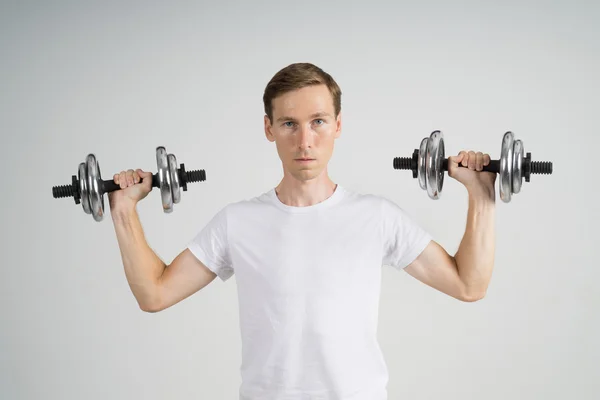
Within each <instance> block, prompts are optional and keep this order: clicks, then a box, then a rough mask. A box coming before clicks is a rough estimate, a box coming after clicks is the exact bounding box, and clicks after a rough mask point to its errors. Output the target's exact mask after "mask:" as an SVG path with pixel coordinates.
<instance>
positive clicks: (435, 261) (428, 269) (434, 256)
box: [404, 240, 468, 301]
mask: <svg viewBox="0 0 600 400" xmlns="http://www.w3.org/2000/svg"><path fill="white" fill-rule="evenodd" d="M404 270H405V271H406V272H407V273H408V274H409V275H411V276H412V277H414V278H416V279H418V280H419V281H421V282H423V283H424V284H426V285H428V286H430V287H432V288H434V289H437V290H439V291H440V292H442V293H445V294H447V295H449V296H452V297H454V298H456V299H458V300H462V301H468V297H467V296H466V290H465V285H464V283H463V281H462V280H461V279H460V275H459V274H458V268H457V266H456V262H455V260H454V258H453V257H452V256H450V254H448V252H446V250H444V248H443V247H442V246H440V245H439V244H438V243H437V242H435V241H433V240H432V241H431V242H429V244H428V245H427V247H426V248H425V250H423V252H422V253H421V254H420V255H419V256H418V257H417V258H416V259H415V260H414V261H413V262H412V263H410V264H409V265H408V266H406V268H404Z"/></svg>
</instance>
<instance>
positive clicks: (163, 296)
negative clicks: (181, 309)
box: [158, 248, 217, 310]
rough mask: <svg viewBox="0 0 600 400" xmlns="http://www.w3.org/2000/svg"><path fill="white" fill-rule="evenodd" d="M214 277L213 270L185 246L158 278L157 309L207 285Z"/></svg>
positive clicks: (166, 306) (163, 307)
mask: <svg viewBox="0 0 600 400" xmlns="http://www.w3.org/2000/svg"><path fill="white" fill-rule="evenodd" d="M216 277H217V275H216V274H215V273H214V272H212V271H211V270H210V269H208V267H207V266H206V265H204V264H203V263H202V262H201V261H200V260H198V258H196V257H195V256H194V254H193V253H192V252H191V251H190V249H187V248H186V249H185V250H184V251H182V252H181V253H180V254H179V255H178V256H177V257H175V259H174V260H173V262H172V263H171V264H170V265H169V266H167V268H165V271H164V272H163V274H162V276H161V277H160V278H159V281H158V287H159V298H160V305H159V309H160V310H163V309H165V308H168V307H171V306H172V305H174V304H177V303H178V302H180V301H182V300H184V299H185V298H187V297H189V296H191V295H192V294H194V293H196V292H197V291H199V290H200V289H202V288H204V287H205V286H207V285H208V284H209V283H211V282H212V281H213V280H214V279H215V278H216Z"/></svg>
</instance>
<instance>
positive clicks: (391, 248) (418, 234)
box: [381, 197, 432, 269]
mask: <svg viewBox="0 0 600 400" xmlns="http://www.w3.org/2000/svg"><path fill="white" fill-rule="evenodd" d="M381 218H382V232H383V260H382V265H389V266H392V267H394V268H397V269H403V268H405V267H407V266H408V265H409V264H410V263H412V262H413V261H414V260H415V259H416V258H417V257H418V256H419V255H420V254H421V252H423V250H425V247H427V245H428V244H429V242H430V241H431V240H432V237H431V235H430V234H429V232H427V231H426V230H425V229H423V228H422V227H421V226H420V225H419V224H418V223H417V222H416V221H415V220H414V219H413V218H412V217H411V216H410V215H409V214H408V213H407V212H406V211H405V210H404V209H402V208H401V207H400V206H398V205H397V204H396V203H394V202H393V201H391V200H389V199H387V198H385V197H383V198H382V207H381Z"/></svg>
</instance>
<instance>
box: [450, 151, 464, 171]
mask: <svg viewBox="0 0 600 400" xmlns="http://www.w3.org/2000/svg"><path fill="white" fill-rule="evenodd" d="M466 156H467V152H466V151H461V152H459V153H458V155H456V156H450V157H448V175H450V176H451V177H456V176H457V175H459V176H460V173H461V172H462V171H461V168H460V163H462V162H463V161H464V160H465V157H466Z"/></svg>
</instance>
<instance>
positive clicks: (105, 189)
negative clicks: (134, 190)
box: [99, 173, 159, 193]
mask: <svg viewBox="0 0 600 400" xmlns="http://www.w3.org/2000/svg"><path fill="white" fill-rule="evenodd" d="M141 183H142V182H141V181H140V182H139V183H136V185H139V184H141ZM158 186H159V183H158V173H156V174H154V175H152V187H155V188H157V187H158ZM99 189H100V193H110V192H114V191H115V190H119V189H121V186H120V185H119V184H117V183H115V181H114V180H112V179H111V180H106V181H102V187H101V188H99Z"/></svg>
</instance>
